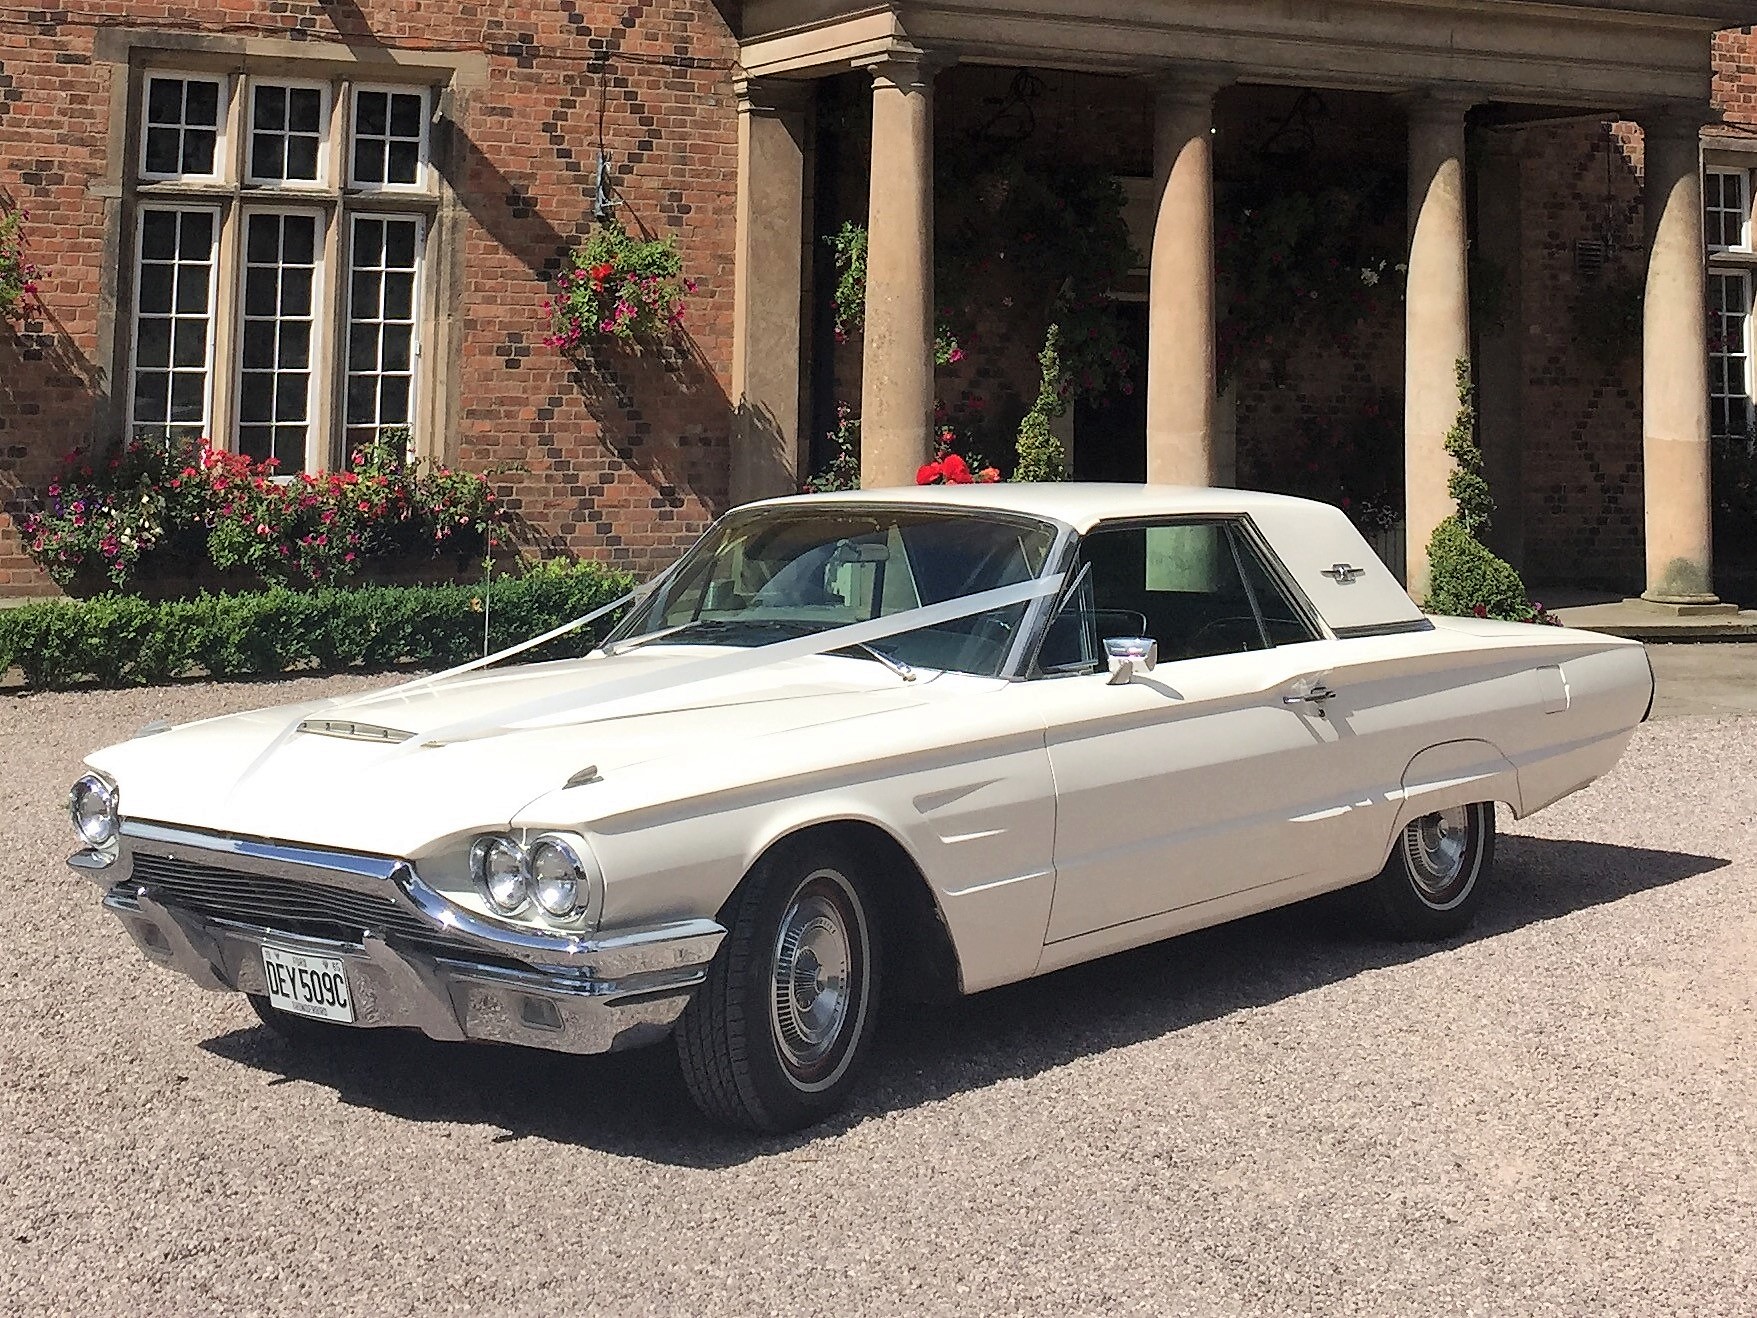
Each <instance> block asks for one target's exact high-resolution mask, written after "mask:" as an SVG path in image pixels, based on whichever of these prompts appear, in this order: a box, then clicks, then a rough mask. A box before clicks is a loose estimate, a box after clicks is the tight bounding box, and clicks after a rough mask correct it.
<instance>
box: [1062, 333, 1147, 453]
mask: <svg viewBox="0 0 1757 1318" xmlns="http://www.w3.org/2000/svg"><path fill="white" fill-rule="evenodd" d="M1115 314H1116V319H1117V327H1118V329H1119V330H1121V332H1122V340H1123V344H1124V346H1125V347H1127V348H1128V349H1129V350H1130V351H1131V352H1133V353H1134V354H1135V360H1136V361H1138V362H1142V363H1145V362H1146V360H1147V304H1146V303H1145V302H1119V303H1117V305H1116V308H1115ZM1145 374H1146V372H1145V370H1141V371H1138V372H1137V376H1138V377H1140V378H1138V379H1137V383H1136V385H1135V391H1134V392H1133V393H1129V394H1124V393H1111V394H1107V395H1104V396H1103V397H1098V398H1092V397H1083V398H1081V399H1080V400H1079V401H1078V402H1077V403H1075V404H1074V479H1075V480H1077V481H1123V482H1125V483H1128V484H1135V485H1139V484H1142V483H1144V482H1145V481H1146V479H1147V388H1146V382H1145V378H1144V377H1145Z"/></svg>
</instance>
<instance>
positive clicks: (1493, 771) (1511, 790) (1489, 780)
mask: <svg viewBox="0 0 1757 1318" xmlns="http://www.w3.org/2000/svg"><path fill="white" fill-rule="evenodd" d="M1478 801H1505V802H1506V803H1507V804H1508V805H1509V806H1511V807H1512V808H1513V813H1514V814H1516V815H1517V814H1520V813H1522V807H1523V804H1524V803H1523V799H1522V797H1521V795H1520V790H1519V771H1518V769H1516V768H1515V767H1514V766H1513V762H1512V761H1511V760H1509V759H1508V758H1507V757H1506V756H1505V755H1503V754H1502V753H1501V750H1500V748H1499V747H1498V746H1496V745H1495V744H1494V743H1493V742H1491V741H1483V740H1481V739H1477V738H1472V739H1469V740H1465V741H1445V742H1441V743H1439V744H1438V745H1435V746H1429V747H1428V748H1427V749H1426V750H1424V751H1421V752H1420V753H1419V754H1417V755H1416V756H1415V758H1414V759H1412V760H1410V762H1409V765H1408V767H1407V768H1405V769H1404V771H1403V778H1402V782H1401V785H1400V788H1399V800H1398V805H1397V815H1396V823H1395V824H1394V825H1393V827H1392V829H1391V835H1390V837H1388V838H1386V839H1385V854H1386V855H1387V856H1388V855H1390V854H1391V844H1392V842H1393V841H1394V840H1395V839H1396V837H1397V835H1398V834H1399V833H1401V832H1402V831H1403V830H1404V829H1405V828H1407V827H1409V825H1410V824H1412V823H1413V822H1415V821H1416V820H1417V819H1420V818H1421V817H1422V816H1423V815H1430V814H1433V813H1434V812H1435V811H1436V810H1448V809H1451V808H1452V807H1453V806H1460V805H1471V804H1474V803H1475V802H1478Z"/></svg>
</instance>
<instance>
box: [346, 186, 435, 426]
mask: <svg viewBox="0 0 1757 1318" xmlns="http://www.w3.org/2000/svg"><path fill="white" fill-rule="evenodd" d="M423 228H424V226H423V224H422V222H421V218H420V217H419V216H415V215H377V214H373V215H356V216H354V218H353V233H352V234H351V236H350V240H349V243H348V270H349V280H348V387H347V404H346V425H347V438H348V446H349V447H350V448H354V447H357V446H359V445H360V444H363V443H368V442H370V441H372V440H374V439H378V438H381V437H382V436H383V434H384V432H385V430H386V429H388V428H390V427H392V426H408V425H409V423H410V420H411V418H412V416H413V413H412V411H411V405H412V403H413V400H414V396H415V361H416V358H417V357H418V356H419V354H420V340H419V337H418V325H419V320H418V316H417V305H416V299H417V290H418V289H419V287H420V275H421V244H422V239H423V238H424V236H425V235H424V233H423Z"/></svg>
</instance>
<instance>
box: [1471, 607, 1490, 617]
mask: <svg viewBox="0 0 1757 1318" xmlns="http://www.w3.org/2000/svg"><path fill="white" fill-rule="evenodd" d="M1470 611H1471V612H1472V613H1474V614H1475V615H1476V616H1477V617H1479V618H1486V617H1488V616H1489V610H1488V606H1487V605H1486V604H1473V605H1471V606H1470Z"/></svg>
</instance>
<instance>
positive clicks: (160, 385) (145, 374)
mask: <svg viewBox="0 0 1757 1318" xmlns="http://www.w3.org/2000/svg"><path fill="white" fill-rule="evenodd" d="M170 396H171V377H170V374H169V373H168V372H165V371H138V372H136V373H135V376H134V419H135V420H136V421H155V422H158V423H160V424H163V423H164V421H165V419H166V413H167V411H168V410H169V399H170Z"/></svg>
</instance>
